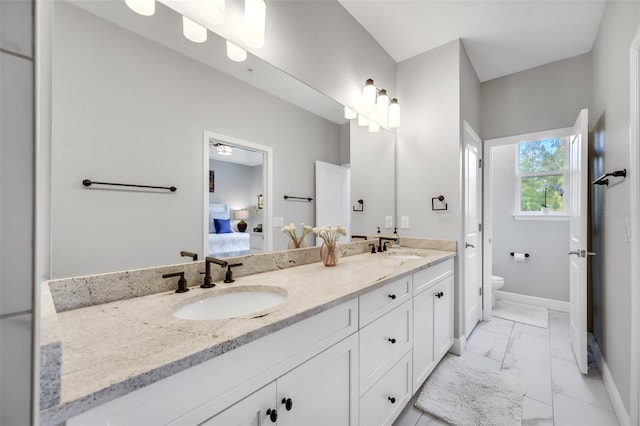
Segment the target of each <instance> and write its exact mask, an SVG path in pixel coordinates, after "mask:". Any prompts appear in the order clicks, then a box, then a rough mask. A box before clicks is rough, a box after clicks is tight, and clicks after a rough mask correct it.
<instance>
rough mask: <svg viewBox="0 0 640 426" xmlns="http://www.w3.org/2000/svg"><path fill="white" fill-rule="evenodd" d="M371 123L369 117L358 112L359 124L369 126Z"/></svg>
mask: <svg viewBox="0 0 640 426" xmlns="http://www.w3.org/2000/svg"><path fill="white" fill-rule="evenodd" d="M369 123H370V121H369V119H368V118H367V117H365V116H364V115H362V114H358V126H362V127H364V126H368V125H369Z"/></svg>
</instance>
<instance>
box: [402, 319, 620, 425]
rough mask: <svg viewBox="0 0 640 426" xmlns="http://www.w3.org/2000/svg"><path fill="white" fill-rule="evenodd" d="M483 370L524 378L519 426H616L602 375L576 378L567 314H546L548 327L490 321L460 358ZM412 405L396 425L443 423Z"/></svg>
mask: <svg viewBox="0 0 640 426" xmlns="http://www.w3.org/2000/svg"><path fill="white" fill-rule="evenodd" d="M462 356H463V357H464V358H467V359H469V360H473V361H475V362H478V363H480V364H482V365H484V366H485V367H486V368H487V369H490V370H494V371H503V372H505V373H507V374H512V375H514V376H518V377H520V378H522V379H523V380H524V381H525V383H526V385H527V394H526V395H525V398H524V406H523V415H522V424H523V425H556V426H565V425H579V426H587V425H598V426H605V425H618V421H617V419H616V416H615V414H614V413H613V408H612V407H611V402H610V401H609V396H608V395H607V391H606V390H605V387H604V383H603V382H602V377H601V376H600V372H599V371H598V370H597V369H596V368H593V369H590V371H589V375H587V376H584V375H582V374H580V371H579V370H578V366H577V364H576V362H575V360H574V357H573V353H572V350H571V344H570V342H569V314H568V313H564V312H557V311H551V310H550V311H549V328H538V327H533V326H530V325H526V324H521V323H516V322H513V321H508V320H504V319H502V318H496V317H494V318H493V320H492V321H490V322H481V323H479V324H478V325H477V326H476V328H475V329H474V330H473V332H472V333H471V337H470V338H469V340H468V341H467V349H466V351H465V352H464V354H463V355H462ZM443 424H444V423H442V422H441V421H439V420H437V419H435V418H433V417H431V416H429V415H428V414H425V413H422V412H421V411H419V410H418V409H416V408H414V407H413V401H412V402H410V403H409V404H408V405H407V407H406V408H405V410H404V412H403V413H402V414H401V415H400V416H399V417H398V419H397V420H396V422H395V423H394V425H395V426H409V425H411V426H425V425H443Z"/></svg>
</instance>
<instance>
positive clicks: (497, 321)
mask: <svg viewBox="0 0 640 426" xmlns="http://www.w3.org/2000/svg"><path fill="white" fill-rule="evenodd" d="M475 329H476V330H485V331H491V332H492V333H497V334H502V335H504V336H509V335H510V334H511V330H512V329H513V321H509V320H506V319H503V318H498V317H493V318H492V319H491V321H480V322H479V323H478V325H476V328H475ZM472 335H473V333H472Z"/></svg>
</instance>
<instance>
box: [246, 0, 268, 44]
mask: <svg viewBox="0 0 640 426" xmlns="http://www.w3.org/2000/svg"><path fill="white" fill-rule="evenodd" d="M266 10H267V5H266V4H265V2H264V0H244V28H243V32H244V41H245V43H247V45H248V46H249V47H254V48H261V47H263V46H264V29H265V25H266V24H265V22H266Z"/></svg>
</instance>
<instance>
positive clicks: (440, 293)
mask: <svg viewBox="0 0 640 426" xmlns="http://www.w3.org/2000/svg"><path fill="white" fill-rule="evenodd" d="M442 296H444V293H443V292H439V293H436V297H437V298H438V299H440V298H441V297H442Z"/></svg>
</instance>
